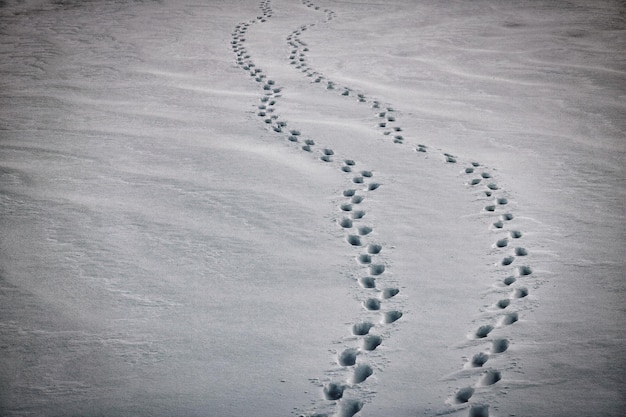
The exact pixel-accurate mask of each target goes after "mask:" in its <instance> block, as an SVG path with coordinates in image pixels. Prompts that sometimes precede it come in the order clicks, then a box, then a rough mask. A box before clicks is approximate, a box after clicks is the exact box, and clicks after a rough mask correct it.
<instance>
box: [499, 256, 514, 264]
mask: <svg viewBox="0 0 626 417" xmlns="http://www.w3.org/2000/svg"><path fill="white" fill-rule="evenodd" d="M513 261H515V257H513V256H507V257H506V258H504V259H502V265H504V266H507V265H511V264H512V263H513Z"/></svg>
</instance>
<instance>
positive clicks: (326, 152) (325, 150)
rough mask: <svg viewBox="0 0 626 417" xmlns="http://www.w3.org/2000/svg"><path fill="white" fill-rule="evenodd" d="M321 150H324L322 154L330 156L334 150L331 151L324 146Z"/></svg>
mask: <svg viewBox="0 0 626 417" xmlns="http://www.w3.org/2000/svg"><path fill="white" fill-rule="evenodd" d="M322 152H324V155H328V156H332V155H334V154H335V152H333V150H332V149H328V148H324V149H323V150H322Z"/></svg>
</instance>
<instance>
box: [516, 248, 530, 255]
mask: <svg viewBox="0 0 626 417" xmlns="http://www.w3.org/2000/svg"><path fill="white" fill-rule="evenodd" d="M526 255H528V251H527V250H526V249H524V248H515V256H526Z"/></svg>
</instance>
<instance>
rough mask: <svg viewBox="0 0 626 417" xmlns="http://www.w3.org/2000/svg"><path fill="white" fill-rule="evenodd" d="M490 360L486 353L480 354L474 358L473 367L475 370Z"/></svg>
mask: <svg viewBox="0 0 626 417" xmlns="http://www.w3.org/2000/svg"><path fill="white" fill-rule="evenodd" d="M488 360H489V356H488V355H487V354H486V353H484V352H479V353H477V354H475V355H474V356H472V360H471V362H470V363H471V365H472V367H473V368H480V367H482V366H483V365H484V364H485V363H487V361H488Z"/></svg>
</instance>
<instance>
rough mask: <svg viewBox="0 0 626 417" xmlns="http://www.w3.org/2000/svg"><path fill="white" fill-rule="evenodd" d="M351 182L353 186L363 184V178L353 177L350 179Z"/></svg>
mask: <svg viewBox="0 0 626 417" xmlns="http://www.w3.org/2000/svg"><path fill="white" fill-rule="evenodd" d="M352 182H353V183H355V184H363V177H360V176H359V177H354V178H352Z"/></svg>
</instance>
